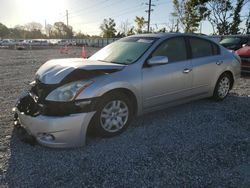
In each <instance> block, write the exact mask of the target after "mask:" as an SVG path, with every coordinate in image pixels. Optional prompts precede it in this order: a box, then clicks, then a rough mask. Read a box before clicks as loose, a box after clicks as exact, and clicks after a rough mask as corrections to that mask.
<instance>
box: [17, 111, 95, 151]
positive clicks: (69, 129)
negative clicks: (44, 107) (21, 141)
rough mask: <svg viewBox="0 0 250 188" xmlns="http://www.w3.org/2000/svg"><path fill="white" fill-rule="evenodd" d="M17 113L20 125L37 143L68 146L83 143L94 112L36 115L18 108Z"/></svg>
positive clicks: (55, 146)
mask: <svg viewBox="0 0 250 188" xmlns="http://www.w3.org/2000/svg"><path fill="white" fill-rule="evenodd" d="M17 113H18V119H19V121H20V124H21V126H22V127H24V128H25V130H26V131H27V132H28V133H29V134H30V135H32V136H34V137H35V138H36V140H37V142H38V143H40V144H41V145H44V146H48V147H53V148H68V147H80V146H84V145H85V140H86V133H87V128H88V125H89V123H90V121H91V118H92V117H93V115H94V113H95V112H89V113H78V114H71V115H68V116H43V115H38V116H36V117H32V116H29V115H26V114H24V113H23V112H20V111H18V110H17Z"/></svg>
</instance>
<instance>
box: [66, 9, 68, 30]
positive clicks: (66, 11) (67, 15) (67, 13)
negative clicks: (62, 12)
mask: <svg viewBox="0 0 250 188" xmlns="http://www.w3.org/2000/svg"><path fill="white" fill-rule="evenodd" d="M66 22H67V27H68V26H69V12H68V10H66Z"/></svg>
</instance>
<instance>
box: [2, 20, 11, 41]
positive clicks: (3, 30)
mask: <svg viewBox="0 0 250 188" xmlns="http://www.w3.org/2000/svg"><path fill="white" fill-rule="evenodd" d="M9 33H10V30H9V29H8V28H7V27H6V26H5V25H3V24H2V23H0V38H3V37H6V36H7V35H8V34H9Z"/></svg>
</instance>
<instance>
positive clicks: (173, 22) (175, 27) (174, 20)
mask: <svg viewBox="0 0 250 188" xmlns="http://www.w3.org/2000/svg"><path fill="white" fill-rule="evenodd" d="M170 16H171V17H170V19H169V22H170V23H169V24H168V25H167V27H168V29H169V32H179V31H180V28H179V20H178V15H177V13H176V12H172V13H171V14H170Z"/></svg>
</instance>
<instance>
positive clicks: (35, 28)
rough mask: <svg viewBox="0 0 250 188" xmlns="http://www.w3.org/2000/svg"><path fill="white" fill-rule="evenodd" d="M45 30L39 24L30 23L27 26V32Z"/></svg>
mask: <svg viewBox="0 0 250 188" xmlns="http://www.w3.org/2000/svg"><path fill="white" fill-rule="evenodd" d="M42 28H43V26H42V24H40V23H37V22H30V23H27V24H25V29H26V30H27V31H41V30H42Z"/></svg>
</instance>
